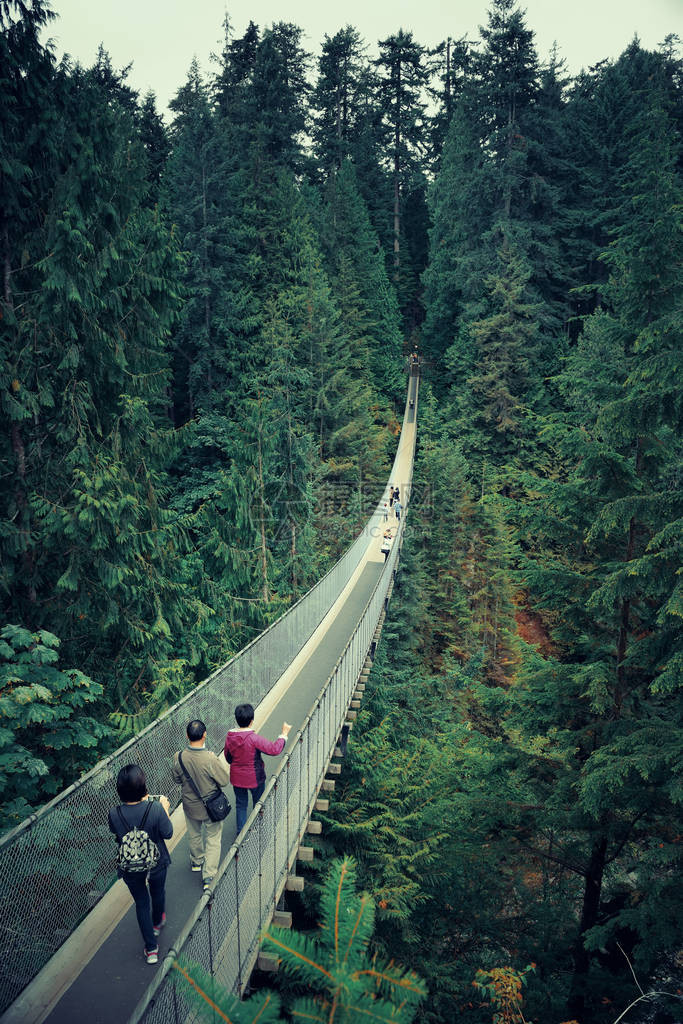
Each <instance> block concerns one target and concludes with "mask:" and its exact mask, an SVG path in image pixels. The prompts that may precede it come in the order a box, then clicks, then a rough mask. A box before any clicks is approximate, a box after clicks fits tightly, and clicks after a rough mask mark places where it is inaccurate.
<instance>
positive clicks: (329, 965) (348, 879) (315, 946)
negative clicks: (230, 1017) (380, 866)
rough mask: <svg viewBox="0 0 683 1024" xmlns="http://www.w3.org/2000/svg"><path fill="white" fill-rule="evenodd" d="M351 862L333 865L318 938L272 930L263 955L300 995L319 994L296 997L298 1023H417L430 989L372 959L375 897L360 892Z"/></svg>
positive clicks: (408, 974)
mask: <svg viewBox="0 0 683 1024" xmlns="http://www.w3.org/2000/svg"><path fill="white" fill-rule="evenodd" d="M355 878H356V873H355V865H354V862H353V860H352V859H351V858H349V857H345V858H344V859H343V860H340V861H337V862H335V863H334V864H333V866H332V868H331V870H330V872H329V874H328V876H327V878H326V880H325V883H324V885H323V888H322V892H321V922H320V929H319V932H318V934H317V937H316V938H312V937H310V936H308V935H304V934H301V933H298V932H284V931H283V930H281V929H271V930H270V931H269V932H268V933H267V934H266V936H265V938H264V940H263V948H264V950H266V951H268V952H271V953H273V954H275V955H276V956H277V957H278V958H279V960H280V968H281V970H282V972H283V973H284V974H285V975H286V976H287V977H288V978H291V979H292V982H293V984H294V986H295V991H296V990H299V991H300V990H301V989H302V988H303V989H307V990H308V991H309V992H312V993H314V994H312V995H308V996H304V997H300V998H296V999H295V1000H294V1002H293V1003H292V1005H291V1008H290V1010H289V1013H290V1016H291V1017H292V1018H293V1019H294V1020H299V1019H306V1020H313V1021H319V1022H320V1024H323V1022H329V1024H332V1022H333V1021H334V1022H335V1024H336V1022H339V1024H351V1022H352V1021H354V1020H356V1019H357V1018H358V1016H359V1015H360V1016H362V1018H363V1019H364V1020H365V1019H367V1020H373V1021H397V1022H398V1021H406V1022H408V1021H412V1020H413V1019H414V1016H415V1011H416V1007H417V1004H418V1003H419V1002H420V1000H421V999H423V998H424V995H425V988H424V985H423V983H422V982H421V981H420V979H419V978H418V976H417V975H416V974H415V973H413V972H412V971H406V970H404V969H402V968H401V967H399V966H398V965H396V964H394V963H393V962H389V963H387V962H383V961H381V960H380V959H379V958H377V957H376V956H371V955H370V954H369V951H368V945H369V942H370V939H371V937H372V931H373V926H374V918H375V908H374V902H373V900H372V899H371V897H369V896H367V895H365V894H364V895H357V894H356V893H355Z"/></svg>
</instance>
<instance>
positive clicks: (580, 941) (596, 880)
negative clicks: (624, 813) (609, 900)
mask: <svg viewBox="0 0 683 1024" xmlns="http://www.w3.org/2000/svg"><path fill="white" fill-rule="evenodd" d="M606 855H607V837H606V836H600V838H599V839H598V840H596V842H595V843H594V845H593V849H592V850H591V856H590V860H589V862H588V867H587V869H586V874H585V876H584V878H585V887H584V891H583V907H582V909H581V926H580V929H579V934H578V936H577V939H576V943H575V946H574V954H573V960H574V975H573V977H572V984H571V989H570V992H569V999H568V1001H567V1009H568V1011H569V1016H570V1017H573V1018H575V1019H576V1020H577V1021H579V1024H583V1022H584V1014H585V1008H586V987H587V983H588V972H589V970H590V962H591V955H590V953H589V952H588V950H587V949H586V946H585V938H586V932H588V931H590V929H591V928H594V927H595V925H596V924H597V922H598V910H599V907H600V893H601V891H602V878H603V875H604V872H605V859H606Z"/></svg>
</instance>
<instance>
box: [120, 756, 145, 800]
mask: <svg viewBox="0 0 683 1024" xmlns="http://www.w3.org/2000/svg"><path fill="white" fill-rule="evenodd" d="M116 792H117V793H118V794H119V800H121V801H122V802H123V803H124V804H133V803H135V802H136V801H137V800H142V799H143V797H146V796H147V779H146V778H145V773H144V772H143V770H142V768H141V767H140V765H139V764H127V765H126V767H125V768H122V769H121V771H120V772H119V774H118V777H117V779H116Z"/></svg>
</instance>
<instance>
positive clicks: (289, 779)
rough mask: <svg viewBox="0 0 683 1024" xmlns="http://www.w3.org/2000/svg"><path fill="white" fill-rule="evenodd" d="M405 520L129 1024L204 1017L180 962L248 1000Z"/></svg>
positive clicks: (164, 1023)
mask: <svg viewBox="0 0 683 1024" xmlns="http://www.w3.org/2000/svg"><path fill="white" fill-rule="evenodd" d="M403 525H404V521H403V520H401V522H400V523H399V527H398V531H397V535H396V539H395V541H394V544H393V546H392V550H391V551H390V553H389V557H388V559H387V562H386V565H385V566H384V567H383V570H382V574H381V576H380V578H379V580H378V582H377V585H376V587H375V589H374V591H373V593H372V595H371V596H370V598H369V600H368V602H367V604H366V606H365V608H364V610H363V613H362V615H361V617H360V619H359V621H358V623H357V625H356V627H355V629H354V631H353V633H352V635H351V637H350V639H349V640H348V642H347V645H346V647H345V648H344V651H343V652H342V654H341V656H340V658H339V660H338V661H337V664H336V665H335V667H334V669H333V671H332V674H331V675H330V677H329V679H328V680H327V682H326V684H325V686H324V687H323V689H322V691H321V693H320V695H319V697H318V698H317V700H316V702H315V704H314V705H313V708H312V709H311V711H310V713H309V715H308V717H307V718H306V720H305V722H304V724H303V726H302V728H301V730H300V731H299V733H298V734H297V736H296V739H295V741H294V744H293V747H292V750H291V753H290V754H289V756H287V757H286V758H285V759H284V760H283V762H282V763H281V765H280V768H279V769H278V771H277V773H276V774H275V775H274V776H273V778H272V779H271V780H270V782H269V784H268V787H267V789H266V791H265V793H264V795H263V797H262V798H261V800H260V801H259V803H258V804H257V805H256V807H255V808H254V810H253V812H252V814H251V816H250V818H249V820H248V821H247V823H246V825H245V828H244V829H243V831H242V832H241V833H240V835H239V836H238V838H237V840H236V841H235V843H234V844H233V846H232V847H231V848H230V851H229V852H228V854H227V856H226V857H225V859H224V861H223V863H222V864H221V867H220V870H219V872H218V875H217V876H216V882H215V885H214V889H213V893H212V894H211V895H207V896H204V897H203V898H202V900H201V901H200V903H199V904H198V906H197V909H196V910H195V913H194V914H193V916H192V918H191V919H190V921H189V922H188V923H187V925H186V927H185V928H184V930H183V932H182V933H181V934H180V936H179V937H178V939H177V940H176V943H175V946H174V948H173V949H171V950H170V952H169V954H168V955H167V957H166V958H165V960H164V962H163V964H162V966H161V969H160V971H159V972H158V973H157V975H156V977H155V979H154V982H153V983H152V985H150V987H149V989H148V990H147V992H146V993H145V995H144V997H143V999H142V1000H141V1002H140V1003H139V1004H138V1006H137V1007H136V1009H135V1011H134V1012H133V1014H132V1016H131V1017H130V1018H129V1024H181V1022H183V1024H189V1022H193V1021H195V1020H196V1021H199V1020H200V1019H202V1018H201V1017H200V1016H199V1015H198V1014H197V1012H196V1011H195V1010H194V1009H193V1007H192V1005H191V1004H190V1003H189V1002H188V1000H187V998H186V996H185V993H184V990H183V989H182V987H180V986H179V985H178V974H177V972H176V971H175V969H174V967H173V963H174V961H175V960H176V958H177V957H178V956H182V958H183V959H185V960H188V961H192V962H193V963H196V964H199V965H201V967H202V968H203V969H204V970H206V971H207V972H208V973H210V974H211V975H212V976H213V977H214V978H215V980H216V981H217V982H218V983H219V984H220V985H222V986H223V987H225V988H226V989H227V990H228V991H230V992H233V993H235V994H239V995H241V994H242V993H243V992H244V989H245V986H246V984H247V982H248V980H249V974H250V971H251V968H252V966H253V964H254V962H255V959H256V956H257V954H258V948H259V945H260V941H261V935H262V933H263V931H264V930H265V928H266V927H267V926H268V925H269V923H270V921H271V918H272V914H273V910H274V908H275V906H276V904H277V901H278V899H279V897H280V895H281V893H282V891H283V889H284V887H285V883H286V880H287V876H288V874H290V873H291V872H292V869H293V867H294V865H295V862H296V859H297V853H298V847H299V843H300V842H301V839H302V837H303V835H304V833H305V831H306V826H307V824H308V821H309V819H310V815H311V813H312V810H313V808H314V804H315V799H316V796H317V794H318V791H319V789H320V786H321V784H322V781H323V778H324V776H325V772H326V770H327V766H328V764H329V761H330V758H331V756H332V754H333V751H334V748H335V746H336V744H337V741H338V737H339V734H340V732H341V729H342V726H343V724H344V721H345V718H346V711H347V708H348V706H349V703H350V701H351V697H352V695H353V692H354V689H355V686H356V683H357V680H358V677H359V675H360V672H361V669H362V668H363V665H364V663H365V659H366V656H367V654H368V651H369V649H370V645H371V643H372V639H373V635H374V631H375V627H376V625H377V622H378V621H379V618H380V615H381V613H382V609H383V608H384V606H385V600H386V597H387V591H388V589H389V584H390V582H391V579H392V577H393V574H394V571H395V567H396V565H397V562H398V559H399V555H400V545H401V540H402V532H403Z"/></svg>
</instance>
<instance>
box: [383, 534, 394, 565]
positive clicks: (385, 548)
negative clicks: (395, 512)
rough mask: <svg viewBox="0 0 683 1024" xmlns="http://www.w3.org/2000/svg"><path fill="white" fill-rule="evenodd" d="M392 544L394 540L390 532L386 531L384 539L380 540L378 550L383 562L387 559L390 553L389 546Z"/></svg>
mask: <svg viewBox="0 0 683 1024" xmlns="http://www.w3.org/2000/svg"><path fill="white" fill-rule="evenodd" d="M393 542H394V538H393V537H392V536H391V531H390V530H387V532H386V533H385V534H384V537H383V538H382V547H381V548H380V551H381V552H382V554H383V555H384V561H385V562H386V560H387V558H388V557H389V552H390V551H391V545H392V544H393Z"/></svg>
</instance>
